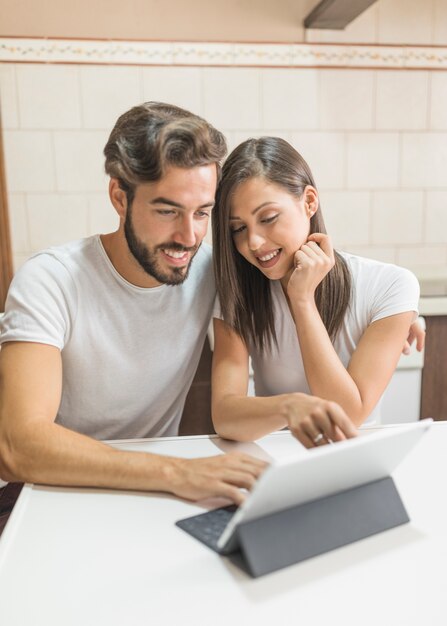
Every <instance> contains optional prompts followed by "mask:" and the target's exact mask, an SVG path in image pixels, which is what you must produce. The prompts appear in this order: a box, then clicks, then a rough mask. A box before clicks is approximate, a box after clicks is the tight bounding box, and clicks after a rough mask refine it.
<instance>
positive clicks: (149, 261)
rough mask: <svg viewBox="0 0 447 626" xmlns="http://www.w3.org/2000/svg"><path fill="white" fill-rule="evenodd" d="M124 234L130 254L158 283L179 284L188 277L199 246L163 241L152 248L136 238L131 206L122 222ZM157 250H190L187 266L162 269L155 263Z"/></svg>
mask: <svg viewBox="0 0 447 626" xmlns="http://www.w3.org/2000/svg"><path fill="white" fill-rule="evenodd" d="M124 234H125V236H126V241H127V245H128V246H129V250H130V252H131V253H132V256H133V257H134V258H135V260H136V261H137V262H138V263H139V265H140V266H141V267H142V268H143V269H144V271H145V272H146V274H149V276H152V277H153V278H155V280H157V281H158V282H159V283H162V284H164V285H180V284H181V283H183V281H185V280H186V279H187V278H188V274H189V270H190V268H191V263H192V261H193V258H194V256H195V254H196V252H197V250H198V249H199V247H200V244H199V245H198V246H193V247H192V248H186V247H185V246H182V245H180V244H179V243H175V242H171V243H163V244H159V245H158V246H155V247H154V248H153V249H152V250H149V248H148V247H147V246H146V245H145V244H144V243H143V242H142V241H140V239H138V237H137V235H136V233H135V230H134V227H133V224H132V210H131V207H129V208H128V210H127V215H126V220H125V222H124ZM158 250H173V251H175V252H192V253H193V254H192V257H191V260H190V261H189V263H188V265H187V267H186V268H185V267H172V268H171V269H170V270H168V271H163V270H162V269H161V268H160V267H159V266H158V264H157V251H158Z"/></svg>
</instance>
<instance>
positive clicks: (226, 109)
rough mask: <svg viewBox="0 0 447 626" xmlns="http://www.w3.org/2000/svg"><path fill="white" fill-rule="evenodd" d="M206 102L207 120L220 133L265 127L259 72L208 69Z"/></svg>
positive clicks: (244, 69)
mask: <svg viewBox="0 0 447 626" xmlns="http://www.w3.org/2000/svg"><path fill="white" fill-rule="evenodd" d="M203 98H204V117H205V118H206V119H207V120H208V121H209V122H211V124H213V125H214V126H216V128H218V129H219V130H220V129H221V128H225V129H228V130H241V129H247V130H250V129H256V128H260V127H261V117H260V108H261V103H260V72H259V70H257V69H246V68H231V69H230V68H220V67H216V68H209V69H208V68H207V69H204V70H203Z"/></svg>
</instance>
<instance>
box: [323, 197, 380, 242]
mask: <svg viewBox="0 0 447 626" xmlns="http://www.w3.org/2000/svg"><path fill="white" fill-rule="evenodd" d="M320 197H321V207H322V211H323V216H324V221H325V224H326V229H327V231H328V233H329V235H330V236H331V237H332V240H333V242H334V245H335V246H336V247H338V248H341V249H343V250H345V249H346V246H349V245H355V246H360V245H367V244H368V243H369V227H370V194H369V192H367V191H324V192H322V193H321V195H320Z"/></svg>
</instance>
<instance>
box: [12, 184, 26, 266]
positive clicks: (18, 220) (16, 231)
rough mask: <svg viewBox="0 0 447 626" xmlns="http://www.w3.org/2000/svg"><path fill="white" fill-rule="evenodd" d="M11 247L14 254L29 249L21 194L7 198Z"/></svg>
mask: <svg viewBox="0 0 447 626" xmlns="http://www.w3.org/2000/svg"><path fill="white" fill-rule="evenodd" d="M8 208H9V211H8V213H9V226H10V232H11V247H12V251H13V253H14V254H20V253H24V252H27V251H28V250H29V249H30V239H29V230H28V216H27V213H26V198H25V194H23V193H11V194H9V197H8Z"/></svg>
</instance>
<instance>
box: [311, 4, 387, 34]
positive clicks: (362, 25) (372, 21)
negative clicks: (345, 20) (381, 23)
mask: <svg viewBox="0 0 447 626" xmlns="http://www.w3.org/2000/svg"><path fill="white" fill-rule="evenodd" d="M305 37H306V41H309V42H315V43H374V42H375V41H376V38H377V5H376V4H373V5H371V6H370V7H368V8H367V9H366V11H363V13H361V14H360V15H359V16H358V17H356V19H355V20H353V21H352V22H351V23H350V24H348V25H347V26H346V28H344V29H343V30H330V29H316V28H314V29H312V28H309V29H307V30H306V31H305Z"/></svg>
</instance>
